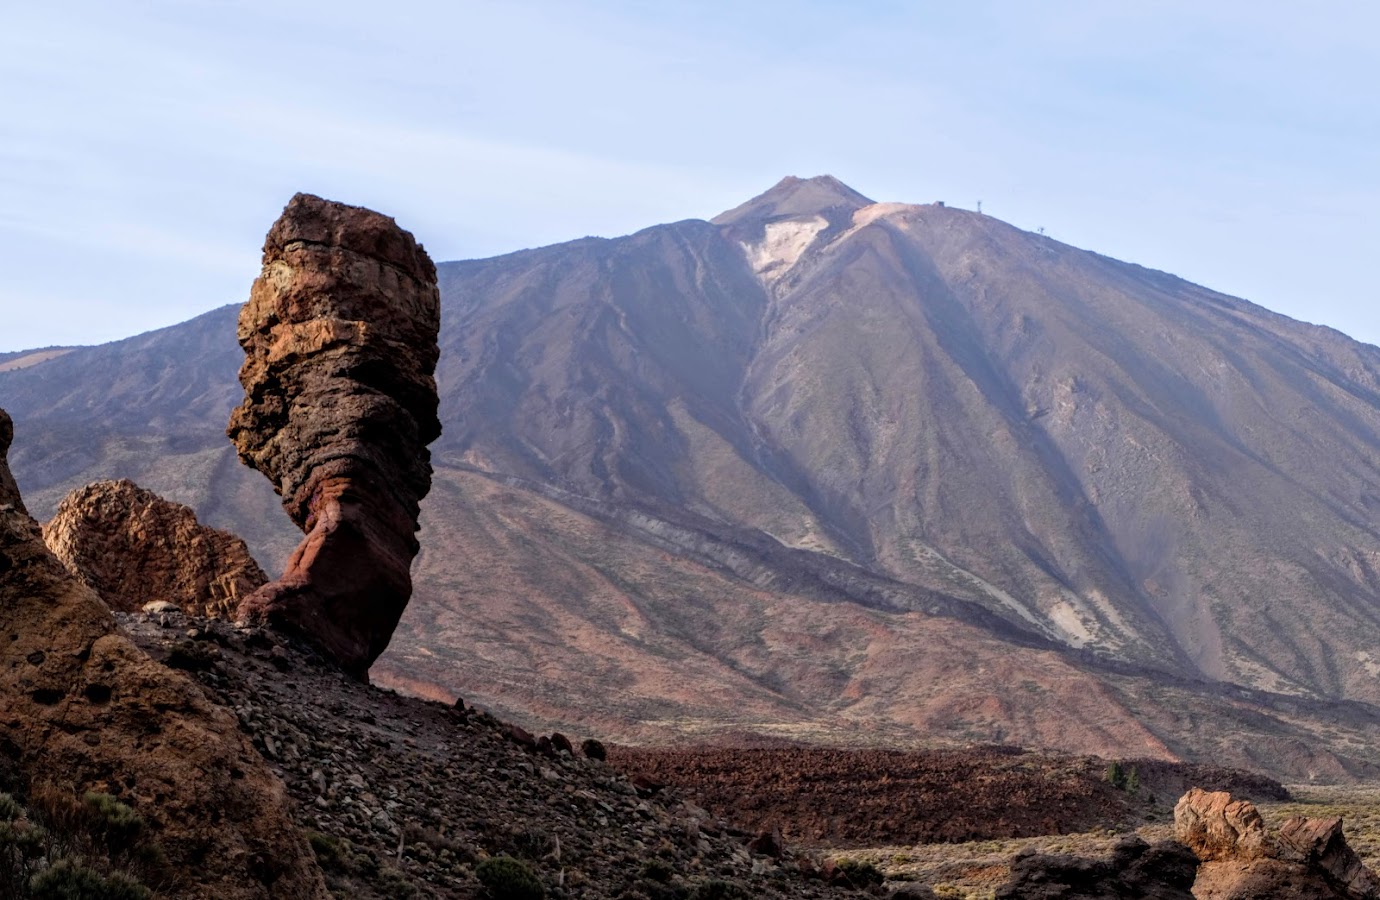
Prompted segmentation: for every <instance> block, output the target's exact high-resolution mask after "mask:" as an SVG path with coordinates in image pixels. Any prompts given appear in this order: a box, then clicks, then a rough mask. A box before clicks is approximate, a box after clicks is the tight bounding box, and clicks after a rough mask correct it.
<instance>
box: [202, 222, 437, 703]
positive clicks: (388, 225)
mask: <svg viewBox="0 0 1380 900" xmlns="http://www.w3.org/2000/svg"><path fill="white" fill-rule="evenodd" d="M439 328H440V294H439V292H438V291H437V288H436V268H435V266H434V265H433V264H432V262H431V259H430V258H429V257H428V256H427V254H426V251H425V250H423V249H422V247H421V245H420V244H418V243H417V242H416V241H415V240H414V239H413V237H412V235H411V234H409V233H408V232H406V231H403V230H402V229H401V228H399V227H398V226H397V224H396V223H395V222H394V221H393V220H392V219H390V218H388V217H387V216H383V215H380V214H379V213H376V212H373V211H371V210H367V209H361V208H359V207H354V206H346V205H344V204H340V203H333V202H330V201H327V200H323V199H321V198H320V197H313V196H310V195H306V194H298V195H297V196H295V197H293V198H292V201H291V202H290V203H289V204H288V206H287V208H286V209H285V210H284V212H283V215H282V217H281V218H279V219H278V221H277V222H276V223H274V225H273V227H272V229H270V230H269V233H268V238H267V240H266V241H265V243H264V256H263V270H262V273H261V274H260V276H259V278H258V279H257V280H256V281H255V282H254V286H253V288H252V290H251V292H250V296H249V302H248V303H246V304H245V306H244V309H243V310H242V311H241V313H240V320H239V342H240V346H242V347H243V348H244V351H245V355H246V359H245V362H244V366H243V368H242V369H241V370H240V383H241V384H242V385H244V389H245V395H246V396H245V400H244V402H243V403H242V404H241V405H240V406H239V407H238V408H237V409H235V411H234V412H233V413H232V414H231V417H230V426H229V429H228V434H229V436H230V439H231V440H232V441H234V443H235V446H236V448H237V449H238V450H239V454H240V458H241V459H242V460H243V461H244V462H245V463H246V464H247V465H249V466H251V467H253V468H255V469H258V470H259V471H260V472H262V473H264V474H265V475H267V476H268V478H269V480H270V481H272V482H273V486H274V488H275V489H276V490H277V492H278V494H279V495H280V496H281V497H282V499H283V507H284V508H285V509H286V510H287V512H288V515H290V516H291V517H292V520H293V521H294V522H295V523H296V524H297V526H298V527H299V528H301V529H302V531H303V532H304V533H305V534H306V538H305V539H304V540H303V542H302V544H301V545H300V546H299V547H298V548H297V550H296V551H295V552H294V553H293V555H292V557H291V559H289V561H288V564H287V569H286V571H285V572H284V573H283V575H282V577H281V578H279V579H278V580H276V581H274V582H271V583H269V584H268V585H266V586H264V587H263V588H261V589H260V590H258V591H256V592H255V593H254V594H252V595H251V596H249V597H248V598H246V600H245V601H244V603H243V604H241V606H240V616H241V617H242V618H244V619H247V620H251V621H259V622H266V623H268V624H271V625H273V626H274V627H276V628H279V629H282V630H285V631H288V632H293V633H297V634H300V635H301V636H303V637H305V638H307V639H308V640H310V641H312V642H313V643H315V644H316V645H317V646H318V647H320V648H321V649H322V650H324V651H325V652H326V653H327V654H328V655H330V656H331V657H333V658H334V659H335V660H336V661H337V662H338V663H339V664H340V665H341V666H342V667H343V668H344V669H345V670H346V671H348V672H350V673H351V674H353V675H355V676H357V677H361V678H363V677H365V676H366V675H367V672H368V669H369V666H370V665H371V664H372V663H373V661H374V660H375V659H377V658H378V656H379V654H380V653H382V652H383V650H384V648H385V647H387V645H388V641H389V638H390V637H391V636H392V634H393V630H394V628H395V627H396V626H397V623H398V619H399V618H400V617H401V616H402V612H403V609H404V608H405V607H406V605H407V601H408V599H409V598H410V596H411V593H412V580H411V575H410V567H411V564H412V560H413V558H414V557H415V556H416V554H417V550H418V544H417V539H416V530H417V515H418V511H419V506H418V504H419V503H420V501H421V499H422V498H423V497H424V496H426V493H427V491H428V490H429V489H430V487H431V463H430V454H429V452H428V451H427V445H428V444H429V443H431V441H433V440H434V439H435V438H436V437H437V436H439V435H440V433H441V425H440V422H439V421H438V419H437V416H436V406H437V399H436V382H435V380H434V378H433V372H434V371H435V368H436V361H437V358H438V356H439V352H440V351H439V350H438V348H437V343H436V341H437V332H438V329H439Z"/></svg>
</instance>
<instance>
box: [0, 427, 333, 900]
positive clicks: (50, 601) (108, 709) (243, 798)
mask: <svg viewBox="0 0 1380 900" xmlns="http://www.w3.org/2000/svg"><path fill="white" fill-rule="evenodd" d="M12 436H13V427H12V425H11V423H10V419H9V416H8V415H7V414H5V413H4V412H3V411H0V633H2V634H4V635H5V640H4V641H3V648H4V649H3V651H0V653H3V655H0V776H3V778H4V780H5V782H6V784H5V788H7V789H11V790H15V789H17V790H21V791H22V790H24V789H25V788H26V787H27V786H30V785H34V784H37V783H40V782H48V783H50V784H52V785H53V786H55V787H57V788H58V789H60V790H66V791H72V792H80V791H84V790H100V791H106V792H109V793H113V794H116V795H118V796H120V797H121V798H122V799H124V800H125V801H126V802H128V803H130V804H131V805H132V806H134V807H135V808H136V810H137V811H138V812H139V813H140V814H142V815H143V816H144V817H145V818H146V819H147V820H149V821H150V822H151V823H153V826H154V831H155V833H156V837H157V840H158V841H159V842H160V843H161V844H162V846H163V848H164V850H165V851H166V852H167V855H168V858H169V860H170V862H171V863H172V865H173V868H174V870H175V871H177V872H178V873H179V874H180V878H181V879H182V881H181V883H180V884H179V885H177V886H176V887H175V888H174V889H172V890H170V891H168V893H169V894H170V895H171V896H177V897H197V898H207V900H210V898H268V897H282V898H289V897H291V898H298V897H306V898H314V897H326V896H327V895H326V892H325V888H324V884H323V881H322V879H321V874H320V871H319V869H318V868H317V866H316V863H315V861H314V859H313V857H312V854H311V851H310V849H309V848H308V846H307V844H306V841H305V839H304V838H303V836H302V834H301V833H300V832H299V831H298V830H297V829H296V828H295V827H294V825H293V823H292V820H291V818H290V814H289V809H288V800H287V799H286V797H285V794H284V789H283V785H282V783H281V782H280V781H279V780H278V779H277V778H275V777H274V776H273V774H272V773H271V772H270V771H269V770H268V767H267V766H266V764H265V763H264V761H263V759H262V757H260V756H259V755H258V753H257V752H256V751H255V750H254V748H253V746H252V745H251V744H250V743H249V740H248V739H247V738H246V737H245V736H244V735H243V734H241V732H240V729H239V724H238V722H237V721H236V719H235V718H234V716H232V715H231V714H230V713H229V712H227V711H225V710H224V709H221V708H219V707H216V706H214V705H212V704H211V703H210V702H208V700H207V699H206V696H205V695H204V694H203V693H202V691H201V690H200V689H199V688H197V686H196V685H194V684H193V683H192V682H190V681H188V680H187V679H186V678H184V677H183V676H181V675H180V674H177V673H175V672H172V671H170V670H169V669H167V668H165V667H163V666H161V665H159V664H158V663H156V662H154V661H153V660H152V659H150V658H149V657H148V656H147V655H146V654H144V653H143V651H141V650H139V649H138V648H137V647H135V646H134V645H133V644H132V643H131V642H130V641H129V639H128V638H127V637H126V636H125V635H124V634H123V633H121V632H120V631H119V630H118V629H117V628H116V626H115V622H114V619H113V617H112V614H111V612H110V610H109V609H108V608H107V607H106V606H105V604H103V603H102V602H101V600H100V598H99V597H98V596H97V595H96V594H95V593H94V592H93V591H92V590H91V589H90V588H88V587H86V586H85V585H83V584H81V583H80V582H79V581H77V579H75V578H74V577H72V575H71V573H69V572H68V571H67V569H66V568H64V567H63V565H62V563H60V562H59V561H58V560H57V558H56V557H54V556H53V554H52V553H51V552H50V551H49V550H48V548H47V547H46V546H44V543H43V538H42V535H41V533H40V530H39V526H38V523H37V522H35V521H34V520H33V519H32V518H30V517H29V515H28V513H27V512H26V510H25V508H24V504H23V501H22V500H21V499H20V497H19V492H18V490H17V489H16V487H15V483H14V479H13V478H12V477H11V475H10V472H9V468H8V465H7V463H6V453H7V451H8V449H9V445H10V440H11V438H12Z"/></svg>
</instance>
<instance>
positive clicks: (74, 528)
mask: <svg viewBox="0 0 1380 900" xmlns="http://www.w3.org/2000/svg"><path fill="white" fill-rule="evenodd" d="M43 540H44V541H45V542H46V543H47V544H48V548H49V549H50V550H52V551H53V554H54V555H55V556H57V558H58V559H60V560H62V564H63V565H65V566H66V567H67V569H68V571H70V572H71V573H72V574H73V575H75V576H77V577H78V578H79V579H81V580H82V581H83V582H85V583H86V585H87V586H88V587H90V588H91V589H92V590H94V591H95V592H96V593H97V594H99V595H100V597H101V599H102V600H104V601H105V603H106V605H107V606H109V607H110V608H111V609H114V610H123V611H126V612H131V611H133V610H136V609H140V608H142V607H143V606H144V605H145V604H146V603H153V602H159V601H163V602H167V603H173V604H175V605H176V606H177V607H178V608H179V609H182V610H184V611H186V612H189V613H193V614H195V615H202V616H216V617H220V618H233V617H234V614H235V612H236V610H237V609H238V608H239V604H240V601H241V600H242V599H243V598H244V597H246V596H248V595H249V594H251V593H253V592H254V591H255V590H256V589H258V588H259V587H262V586H263V585H264V584H265V583H266V582H267V581H268V576H267V575H265V574H264V572H263V570H262V569H260V568H259V564H258V563H256V562H255V561H254V558H253V557H252V556H250V554H249V548H248V547H247V546H245V543H244V541H242V540H240V539H239V538H238V537H236V536H235V535H233V534H230V533H228V532H225V531H218V530H216V529H214V528H209V527H207V526H205V525H202V524H201V523H199V522H198V521H197V519H196V513H194V512H193V511H192V510H191V509H190V508H189V507H186V506H183V505H182V504H180V503H173V502H171V501H169V500H164V499H163V498H162V497H159V496H158V495H157V494H155V493H153V492H152V491H148V490H144V489H143V488H141V487H139V486H138V485H136V484H135V483H134V482H132V481H127V480H121V481H98V482H96V483H95V484H88V485H87V486H86V487H83V488H78V489H77V490H75V491H73V492H72V493H70V494H68V495H67V497H66V498H65V499H63V501H62V503H61V504H59V505H58V509H57V514H56V515H54V516H53V518H52V519H50V520H49V521H48V523H47V524H46V525H44V526H43Z"/></svg>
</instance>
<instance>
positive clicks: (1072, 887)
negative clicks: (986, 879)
mask: <svg viewBox="0 0 1380 900" xmlns="http://www.w3.org/2000/svg"><path fill="white" fill-rule="evenodd" d="M1197 868H1198V858H1197V857H1196V856H1194V855H1193V851H1192V850H1190V849H1188V848H1187V847H1185V846H1184V845H1183V844H1181V843H1179V842H1177V841H1161V842H1160V843H1157V844H1154V845H1151V844H1149V843H1147V842H1146V841H1145V840H1143V839H1142V838H1140V837H1137V836H1136V835H1130V836H1128V837H1126V838H1123V839H1122V840H1121V841H1120V842H1118V843H1117V845H1116V847H1115V848H1114V849H1113V850H1112V854H1111V856H1109V857H1107V858H1105V859H1090V858H1088V857H1082V856H1073V855H1071V854H1065V853H1049V854H1046V853H1034V852H1027V853H1021V854H1018V855H1017V856H1016V858H1015V859H1014V860H1012V862H1011V877H1010V878H1009V879H1008V880H1007V882H1006V884H1004V885H1002V886H1001V887H1000V888H998V889H997V891H996V894H995V896H996V898H997V900H1125V898H1132V897H1140V898H1146V900H1192V898H1193V892H1192V887H1193V879H1194V876H1195V874H1196V872H1197Z"/></svg>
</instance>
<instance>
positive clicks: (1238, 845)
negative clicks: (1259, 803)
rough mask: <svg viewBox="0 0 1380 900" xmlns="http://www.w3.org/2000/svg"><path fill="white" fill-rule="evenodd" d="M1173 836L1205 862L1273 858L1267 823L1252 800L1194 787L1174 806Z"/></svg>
mask: <svg viewBox="0 0 1380 900" xmlns="http://www.w3.org/2000/svg"><path fill="white" fill-rule="evenodd" d="M1174 834H1175V836H1176V837H1178V839H1179V840H1181V841H1183V842H1184V843H1185V844H1187V845H1188V846H1189V847H1191V848H1192V849H1193V852H1194V853H1195V854H1197V856H1198V858H1199V859H1200V860H1202V861H1204V862H1211V861H1213V860H1218V859H1234V860H1250V859H1262V858H1264V857H1267V856H1272V855H1274V851H1275V848H1274V844H1273V842H1272V841H1271V840H1270V837H1269V835H1268V834H1267V833H1266V831H1265V820H1264V819H1262V818H1261V817H1260V812H1259V811H1258V810H1257V809H1256V808H1255V804H1254V803H1251V802H1250V801H1249V800H1233V799H1232V796H1231V794H1229V793H1227V792H1226V791H1211V792H1209V791H1204V790H1202V789H1200V788H1193V789H1191V790H1190V791H1189V792H1188V793H1186V794H1184V795H1183V797H1182V798H1180V800H1179V802H1178V804H1177V805H1176V806H1175V807H1174Z"/></svg>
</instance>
